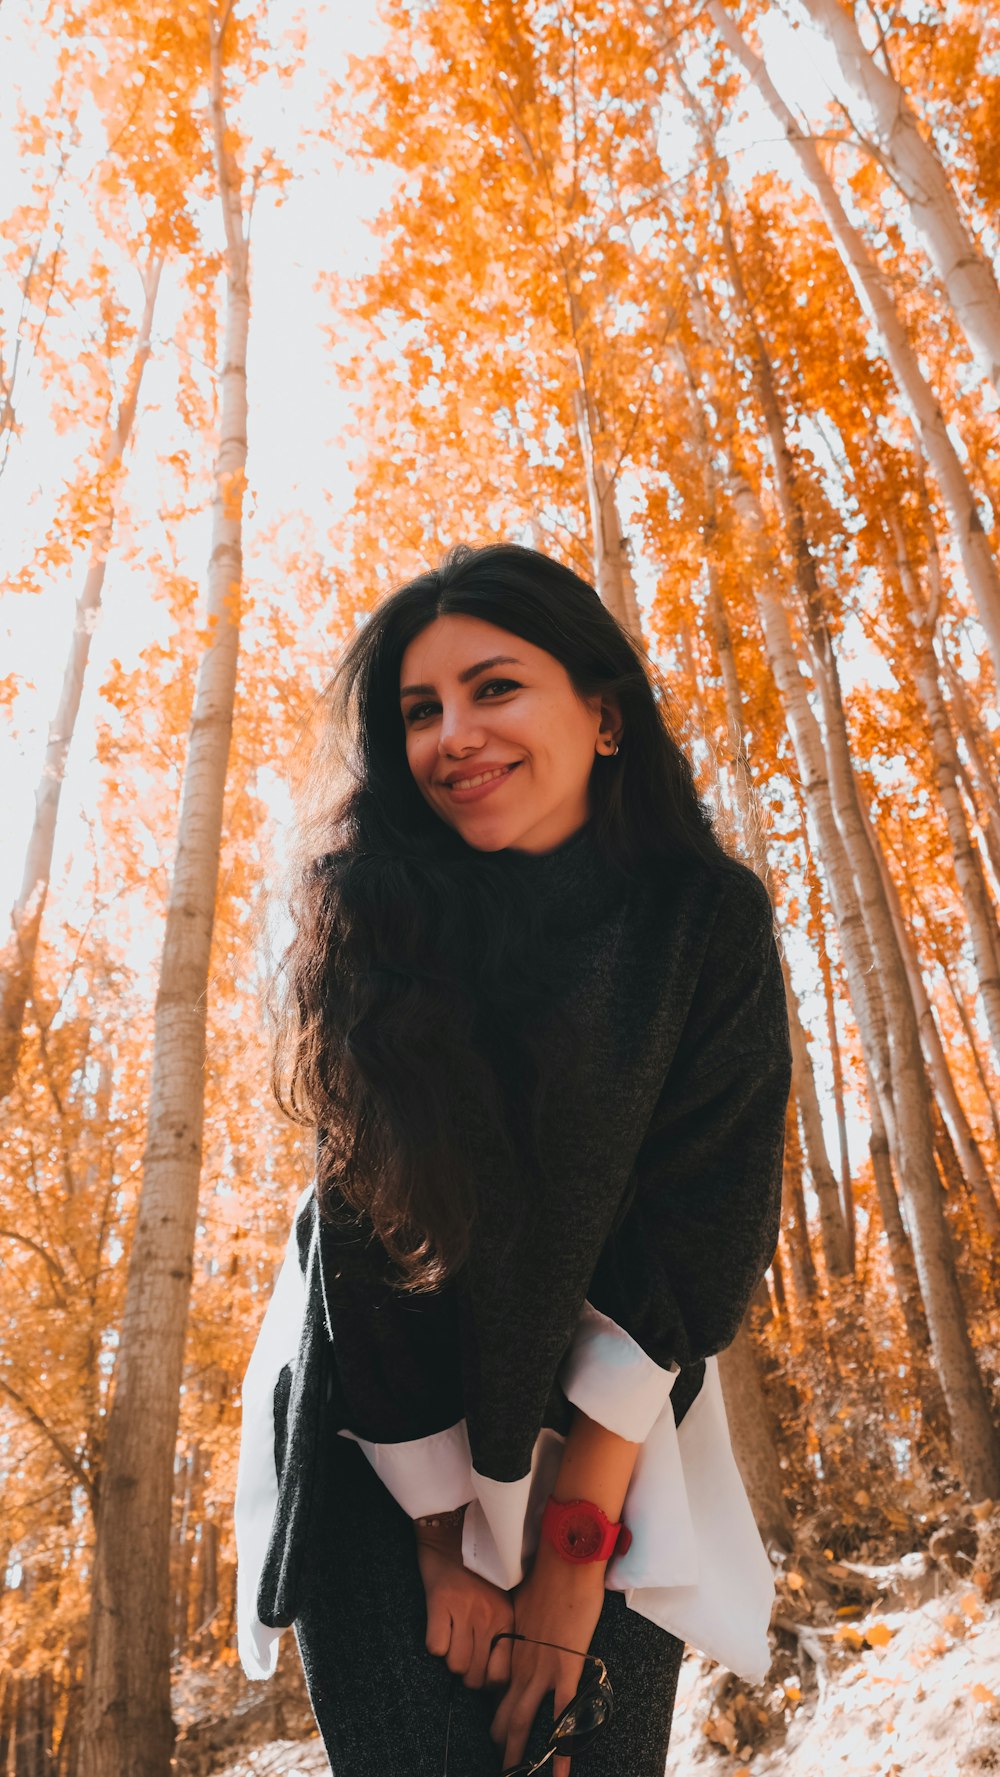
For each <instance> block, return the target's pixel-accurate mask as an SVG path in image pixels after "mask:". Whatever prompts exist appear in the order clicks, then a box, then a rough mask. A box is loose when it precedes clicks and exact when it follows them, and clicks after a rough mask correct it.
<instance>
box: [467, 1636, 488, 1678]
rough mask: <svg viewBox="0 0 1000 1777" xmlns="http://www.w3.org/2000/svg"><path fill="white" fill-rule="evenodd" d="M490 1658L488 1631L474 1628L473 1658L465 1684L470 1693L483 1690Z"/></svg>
mask: <svg viewBox="0 0 1000 1777" xmlns="http://www.w3.org/2000/svg"><path fill="white" fill-rule="evenodd" d="M489 1657H490V1639H489V1634H488V1632H487V1631H486V1630H480V1629H476V1628H473V1631H472V1658H471V1659H470V1661H469V1664H468V1668H467V1670H466V1674H465V1680H464V1682H465V1684H467V1685H468V1687H469V1689H470V1691H479V1690H482V1687H483V1685H484V1684H485V1682H486V1667H487V1663H488V1661H489Z"/></svg>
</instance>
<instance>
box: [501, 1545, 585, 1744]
mask: <svg viewBox="0 0 1000 1777" xmlns="http://www.w3.org/2000/svg"><path fill="white" fill-rule="evenodd" d="M603 1605H604V1563H603V1562H601V1561H592V1562H587V1563H584V1564H580V1565H577V1564H574V1563H572V1562H569V1561H564V1560H563V1559H562V1557H561V1556H560V1555H558V1554H556V1552H555V1550H554V1549H552V1548H551V1547H550V1546H549V1545H548V1544H547V1543H544V1542H543V1543H540V1544H539V1547H538V1553H537V1554H536V1556H535V1560H534V1565H533V1566H532V1569H531V1572H530V1573H529V1574H528V1576H527V1578H526V1579H524V1580H523V1581H522V1583H521V1585H520V1586H518V1588H517V1590H516V1592H515V1593H514V1628H515V1629H516V1630H517V1631H518V1633H519V1634H521V1635H531V1636H533V1637H534V1638H535V1639H536V1640H538V1641H558V1642H560V1643H561V1644H562V1646H563V1647H571V1648H579V1650H580V1652H579V1654H561V1653H557V1652H556V1651H555V1650H554V1649H553V1648H548V1647H535V1646H533V1645H532V1643H531V1642H529V1641H501V1642H499V1643H498V1645H497V1647H496V1649H495V1650H494V1653H493V1655H492V1658H491V1659H490V1662H489V1668H488V1670H487V1674H486V1678H487V1683H489V1684H493V1683H494V1682H496V1683H499V1684H504V1683H506V1684H507V1691H506V1693H505V1695H504V1698H503V1701H502V1702H501V1704H500V1707H499V1709H498V1710H497V1712H496V1715H495V1716H494V1718H493V1725H492V1727H491V1728H490V1736H491V1738H492V1739H493V1740H495V1742H496V1744H497V1745H498V1746H503V1748H504V1756H503V1768H504V1770H505V1771H506V1770H508V1769H509V1768H510V1766H511V1765H516V1764H518V1763H519V1762H520V1760H521V1759H522V1758H523V1757H524V1749H525V1746H526V1745H527V1743H528V1735H529V1733H530V1731H531V1724H532V1722H533V1721H534V1719H535V1715H536V1714H537V1711H538V1707H539V1704H540V1703H541V1701H542V1699H543V1697H545V1695H546V1693H547V1692H549V1691H552V1692H554V1703H553V1716H552V1719H553V1721H554V1720H555V1718H556V1716H558V1715H559V1714H560V1713H561V1711H562V1710H563V1709H565V1708H566V1705H567V1704H568V1703H571V1702H572V1701H573V1698H574V1697H575V1696H576V1693H577V1691H578V1690H579V1689H580V1684H581V1681H582V1678H583V1673H584V1670H585V1668H584V1663H583V1655H584V1654H585V1653H586V1652H587V1649H588V1648H589V1646H590V1639H591V1636H592V1635H593V1633H594V1630H595V1629H596V1627H597V1619H598V1617H599V1616H600V1614H601V1610H602V1607H603ZM508 1680H509V1682H508ZM552 1777H570V1761H569V1759H568V1758H557V1759H554V1760H553V1761H552Z"/></svg>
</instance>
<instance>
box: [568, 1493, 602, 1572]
mask: <svg viewBox="0 0 1000 1777" xmlns="http://www.w3.org/2000/svg"><path fill="white" fill-rule="evenodd" d="M559 1539H560V1541H561V1543H562V1545H563V1549H564V1551H565V1553H566V1554H567V1555H568V1556H569V1557H570V1559H571V1560H573V1561H588V1560H591V1559H592V1558H593V1556H595V1555H596V1554H597V1552H598V1550H599V1548H600V1546H601V1544H602V1542H603V1541H604V1531H603V1529H602V1527H601V1525H600V1523H599V1522H598V1520H597V1519H596V1518H595V1517H594V1514H593V1512H589V1511H588V1510H587V1508H586V1506H575V1507H573V1509H572V1510H571V1511H568V1512H567V1513H566V1516H565V1518H564V1519H563V1521H562V1525H561V1527H560V1531H559Z"/></svg>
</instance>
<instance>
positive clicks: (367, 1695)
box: [295, 1436, 684, 1777]
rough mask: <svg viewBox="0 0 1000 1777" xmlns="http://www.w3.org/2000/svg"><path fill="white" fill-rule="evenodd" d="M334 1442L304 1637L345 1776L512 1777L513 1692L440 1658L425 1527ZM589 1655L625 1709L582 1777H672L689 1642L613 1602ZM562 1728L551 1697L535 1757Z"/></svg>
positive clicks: (345, 1443) (311, 1563)
mask: <svg viewBox="0 0 1000 1777" xmlns="http://www.w3.org/2000/svg"><path fill="white" fill-rule="evenodd" d="M324 1443H325V1446H326V1447H325V1448H324V1450H323V1451H322V1452H321V1456H320V1462H321V1471H320V1474H319V1475H318V1476H317V1481H318V1484H317V1486H316V1488H315V1490H314V1493H313V1507H312V1519H311V1523H310V1530H309V1550H310V1556H309V1559H308V1560H307V1563H306V1572H305V1574H304V1576H303V1580H302V1592H301V1595H300V1599H299V1609H298V1615H297V1617H296V1621H295V1638H296V1641H297V1644H298V1649H299V1654H300V1657H301V1660H302V1668H303V1671H304V1673H305V1678H306V1684H307V1686H308V1690H309V1697H310V1701H311V1703H312V1708H313V1713H314V1715H315V1717H316V1723H317V1726H318V1727H319V1731H320V1733H321V1735H322V1737H323V1744H324V1746H325V1748H326V1751H327V1754H328V1756H329V1759H330V1765H331V1769H332V1771H333V1773H334V1777H500V1772H501V1770H502V1760H503V1749H502V1748H501V1747H497V1746H495V1745H494V1743H493V1741H492V1740H491V1739H490V1737H489V1728H490V1723H491V1722H492V1720H493V1717H494V1715H495V1714H496V1710H497V1707H498V1705H499V1702H500V1699H501V1697H502V1694H503V1693H502V1691H501V1690H500V1689H498V1688H497V1687H496V1686H491V1687H490V1688H488V1689H483V1690H480V1691H474V1690H469V1689H468V1688H467V1687H466V1686H465V1685H464V1684H463V1683H462V1681H461V1679H460V1678H458V1677H456V1676H455V1675H454V1674H453V1673H451V1672H449V1670H448V1668H447V1666H446V1665H445V1662H444V1660H443V1659H442V1658H440V1657H439V1656H438V1655H435V1654H429V1653H428V1652H427V1649H426V1647H425V1646H424V1636H425V1633H426V1627H427V1613H426V1606H425V1602H424V1590H423V1584H422V1582H421V1578H420V1570H419V1568H418V1566H417V1560H416V1553H415V1543H414V1533H413V1526H412V1524H411V1523H410V1520H409V1518H408V1517H407V1516H406V1514H405V1513H404V1512H403V1511H402V1510H401V1509H400V1507H399V1506H398V1505H397V1504H396V1502H395V1500H394V1499H393V1498H392V1496H391V1494H390V1493H389V1492H388V1491H387V1489H386V1488H385V1486H384V1485H383V1483H382V1482H381V1481H380V1480H379V1478H378V1476H377V1475H376V1474H375V1472H374V1470H373V1469H372V1467H371V1465H370V1463H369V1462H368V1460H367V1458H366V1457H365V1455H364V1453H363V1451H361V1450H360V1449H359V1448H358V1446H357V1445H356V1444H355V1443H353V1442H352V1441H351V1440H350V1439H349V1438H340V1437H337V1436H332V1437H327V1438H326V1439H325V1440H324ZM588 1651H590V1652H592V1653H595V1654H599V1655H600V1656H601V1658H602V1659H603V1660H604V1662H605V1664H606V1666H607V1668H608V1675H609V1677H610V1680H611V1684H612V1687H613V1690H614V1695H615V1708H614V1713H613V1715H612V1718H611V1721H610V1722H609V1723H608V1724H607V1726H605V1727H604V1728H602V1730H601V1731H600V1733H599V1734H598V1735H597V1737H596V1739H595V1740H594V1742H593V1744H592V1746H591V1748H590V1749H589V1750H588V1751H587V1752H586V1753H584V1754H582V1755H581V1756H580V1757H579V1758H578V1759H575V1760H574V1761H573V1767H572V1769H573V1777H663V1772H664V1765H665V1763H666V1757H667V1745H668V1742H669V1739H670V1723H671V1718H672V1716H673V1710H674V1699H675V1696H676V1691H677V1679H678V1674H679V1672H680V1665H681V1658H682V1656H683V1653H684V1643H683V1642H682V1641H680V1640H678V1638H677V1636H675V1635H670V1634H668V1633H667V1631H666V1630H665V1629H661V1628H659V1627H658V1626H657V1624H655V1623H651V1622H649V1620H648V1619H647V1618H646V1617H642V1616H639V1615H638V1613H637V1612H635V1611H632V1610H629V1609H628V1607H627V1606H626V1604H625V1599H624V1597H623V1596H622V1594H621V1593H620V1592H606V1593H605V1595H604V1608H603V1610H602V1611H601V1616H600V1619H599V1621H598V1624H597V1628H596V1630H595V1631H594V1635H593V1639H592V1640H591V1643H590V1649H589V1650H588ZM449 1704H451V1727H450V1740H449V1744H448V1765H447V1771H446V1770H445V1740H446V1733H447V1732H448V1712H449ZM552 1719H553V1699H552V1696H551V1694H550V1695H549V1696H548V1697H547V1698H546V1699H545V1701H544V1702H543V1703H542V1705H541V1707H540V1708H539V1711H538V1714H537V1715H536V1717H535V1722H534V1725H533V1728H532V1731H531V1735H530V1738H529V1741H528V1746H527V1750H526V1753H525V1757H526V1758H530V1757H531V1756H535V1757H538V1756H539V1755H540V1753H541V1752H542V1751H543V1750H544V1747H545V1743H546V1741H547V1739H548V1735H549V1733H550V1732H551V1727H552ZM543 1769H544V1771H545V1774H546V1777H548V1772H549V1771H550V1770H551V1764H549V1765H548V1766H546V1767H543Z"/></svg>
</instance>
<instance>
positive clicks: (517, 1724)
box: [503, 1686, 545, 1771]
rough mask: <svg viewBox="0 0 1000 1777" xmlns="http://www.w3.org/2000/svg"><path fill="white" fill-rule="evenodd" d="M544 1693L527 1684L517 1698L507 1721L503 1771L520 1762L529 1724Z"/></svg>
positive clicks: (529, 1730)
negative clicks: (526, 1687)
mask: <svg viewBox="0 0 1000 1777" xmlns="http://www.w3.org/2000/svg"><path fill="white" fill-rule="evenodd" d="M508 1695H509V1693H508ZM544 1695H545V1692H544V1691H539V1690H538V1689H537V1688H536V1687H534V1686H529V1688H528V1689H527V1690H524V1691H522V1692H521V1694H520V1696H519V1697H518V1698H517V1700H516V1702H515V1704H514V1707H513V1709H512V1710H511V1713H510V1719H509V1721H508V1723H507V1744H506V1747H505V1748H504V1756H503V1766H504V1770H505V1771H506V1770H509V1768H510V1766H511V1765H519V1764H520V1763H521V1760H522V1759H523V1757H524V1749H525V1747H526V1746H527V1744H528V1735H529V1734H530V1733H531V1724H532V1722H533V1721H534V1719H535V1716H536V1715H537V1714H538V1709H539V1705H540V1704H541V1701H542V1698H543V1697H544Z"/></svg>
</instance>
